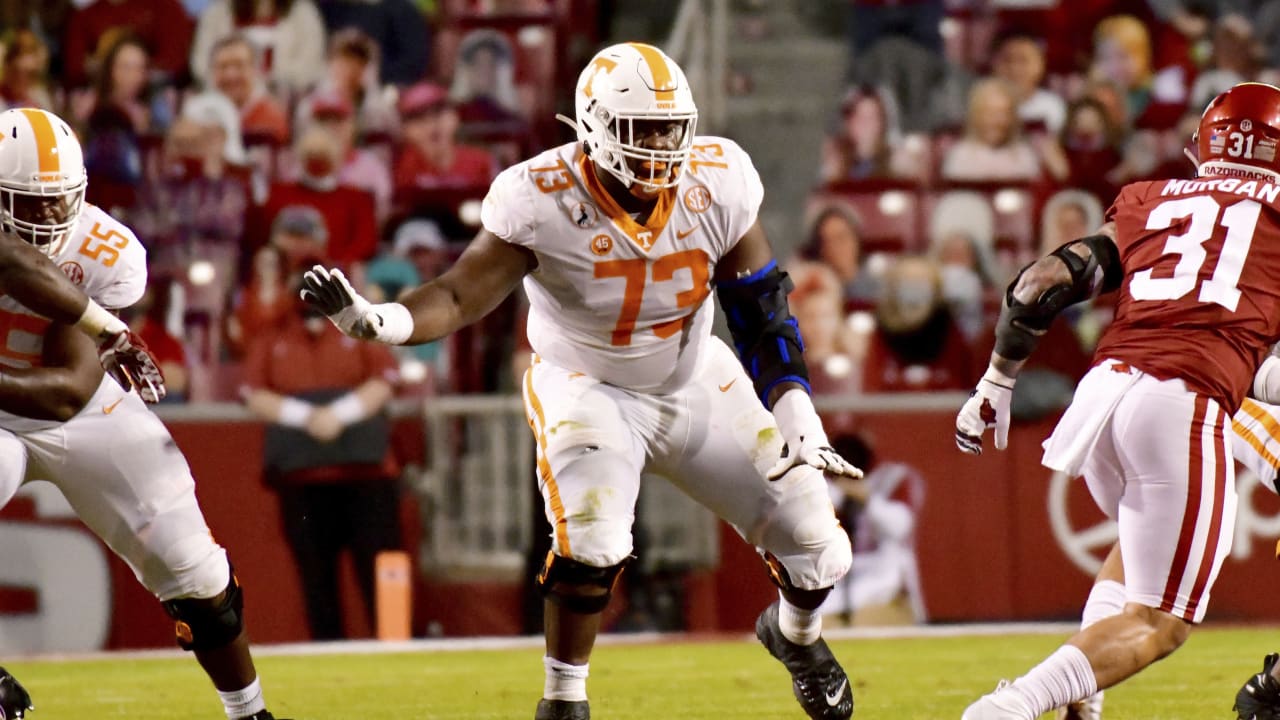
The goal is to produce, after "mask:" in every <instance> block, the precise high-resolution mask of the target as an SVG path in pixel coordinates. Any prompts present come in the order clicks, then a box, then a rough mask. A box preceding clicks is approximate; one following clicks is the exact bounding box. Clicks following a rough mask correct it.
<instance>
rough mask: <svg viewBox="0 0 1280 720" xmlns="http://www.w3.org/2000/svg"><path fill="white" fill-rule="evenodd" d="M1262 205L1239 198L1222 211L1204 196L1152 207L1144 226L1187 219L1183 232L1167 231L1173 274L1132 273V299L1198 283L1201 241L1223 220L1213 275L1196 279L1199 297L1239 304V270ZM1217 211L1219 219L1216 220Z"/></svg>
mask: <svg viewBox="0 0 1280 720" xmlns="http://www.w3.org/2000/svg"><path fill="white" fill-rule="evenodd" d="M1261 211H1262V205H1261V204H1260V203H1258V201H1256V200H1241V201H1240V202H1238V203H1235V204H1233V205H1229V206H1228V207H1227V208H1226V209H1225V210H1223V209H1222V206H1221V205H1219V204H1218V201H1217V200H1214V199H1213V198H1212V197H1209V196H1208V195H1195V196H1192V197H1186V198H1180V199H1178V200H1169V201H1168V202H1163V203H1161V204H1159V205H1157V206H1156V208H1155V209H1154V210H1152V211H1151V214H1150V215H1148V216H1147V229H1148V230H1164V229H1166V228H1169V227H1171V226H1173V224H1174V223H1175V222H1176V221H1178V220H1181V219H1183V218H1190V222H1189V223H1188V224H1187V229H1186V231H1184V232H1182V233H1178V234H1176V235H1170V236H1169V239H1168V240H1167V241H1166V242H1165V244H1164V254H1165V255H1177V256H1178V264H1177V265H1175V266H1174V268H1173V276H1172V277H1164V278H1154V277H1152V272H1153V269H1152V268H1148V269H1146V270H1142V271H1141V272H1138V273H1135V274H1134V276H1133V281H1132V282H1130V283H1129V294H1130V295H1131V296H1133V299H1134V300H1177V299H1179V298H1182V297H1184V296H1186V294H1187V293H1189V292H1191V291H1192V290H1194V289H1195V287H1196V282H1197V278H1198V277H1199V276H1200V268H1201V267H1202V266H1203V265H1204V263H1205V261H1206V260H1207V259H1208V257H1209V253H1208V252H1207V251H1206V250H1205V248H1204V243H1205V242H1206V241H1207V240H1208V239H1209V238H1211V237H1213V231H1214V229H1215V228H1216V227H1217V226H1218V225H1219V224H1221V225H1222V226H1223V227H1224V228H1226V229H1227V237H1226V240H1225V241H1224V242H1223V243H1222V252H1221V253H1219V255H1218V258H1217V265H1216V266H1215V267H1214V269H1213V276H1212V277H1211V278H1209V279H1208V280H1206V281H1204V282H1203V283H1201V284H1200V294H1199V296H1198V297H1197V299H1198V300H1199V301H1200V302H1207V303H1217V304H1218V305H1221V306H1222V307H1224V308H1226V309H1228V310H1230V311H1231V312H1235V311H1236V307H1237V306H1238V305H1239V304H1240V290H1238V289H1237V288H1236V285H1237V284H1238V283H1239V282H1240V273H1241V272H1243V271H1244V261H1245V258H1246V257H1248V255H1249V246H1250V245H1252V244H1253V231H1254V229H1255V228H1256V227H1257V225H1258V215H1259V213H1260V212H1261ZM1219 215H1221V219H1219Z"/></svg>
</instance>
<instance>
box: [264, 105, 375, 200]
mask: <svg viewBox="0 0 1280 720" xmlns="http://www.w3.org/2000/svg"><path fill="white" fill-rule="evenodd" d="M308 101H309V107H308V111H309V112H310V113H311V118H310V121H309V123H308V124H306V125H299V126H298V127H299V129H302V128H311V129H314V130H316V131H317V132H321V133H324V135H325V137H326V138H328V141H329V142H330V143H332V144H333V147H334V150H335V151H336V152H337V156H338V158H339V164H340V167H339V168H338V182H339V183H341V184H342V185H347V186H350V187H354V188H359V189H361V190H364V191H366V192H368V193H370V194H372V195H373V198H374V201H375V205H376V210H377V218H378V222H379V223H381V222H382V221H383V220H384V219H386V217H387V215H388V214H389V212H390V210H391V170H390V168H388V167H387V164H386V162H384V161H383V159H382V158H381V157H380V156H379V155H377V154H375V153H374V152H372V151H370V150H366V149H364V148H360V147H356V132H357V130H356V120H355V115H354V112H353V110H354V109H353V108H352V106H351V103H349V102H347V99H346V98H345V97H343V96H342V95H339V94H337V93H333V92H322V93H319V94H313V95H311V96H310V97H308ZM287 174H288V175H289V176H290V177H294V178H296V177H297V175H298V170H297V169H296V168H294V169H292V170H291V171H290V172H289V173H287Z"/></svg>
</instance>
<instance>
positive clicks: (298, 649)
mask: <svg viewBox="0 0 1280 720" xmlns="http://www.w3.org/2000/svg"><path fill="white" fill-rule="evenodd" d="M1079 627H1080V624H1079V623H1064V622H1058V623H975V624H960V625H905V626H892V627H857V628H832V629H831V630H827V631H824V632H823V637H825V638H827V639H829V640H873V639H874V640H881V639H893V638H949V637H968V636H993V635H995V636H998V635H1063V634H1070V633H1073V632H1075V631H1076V630H1078V629H1079ZM748 638H749V639H750V641H751V642H755V636H754V635H740V634H737V633H723V634H716V633H711V634H692V635H691V634H689V633H606V634H604V635H601V636H600V639H599V641H598V642H597V643H596V644H597V645H653V644H661V643H671V644H676V643H682V642H701V641H725V642H732V641H734V640H747V639H748ZM541 647H543V639H542V636H540V635H521V636H502V637H470V638H423V639H419V640H402V641H394V642H382V641H379V640H337V641H330V642H313V643H282V644H278V645H255V646H254V647H253V654H254V656H255V657H290V656H308V655H386V654H392V653H416V652H462V651H470V650H530V649H536V648H541ZM186 656H187V653H185V652H183V651H182V650H179V649H177V648H174V649H159V650H108V651H99V652H85V653H48V654H34V655H26V656H22V655H18V656H11V657H9V658H7V659H9V660H10V661H13V660H22V661H25V662H30V661H40V662H65V661H71V660H75V661H95V660H109V661H112V662H118V661H120V660H158V659H167V658H180V657H186Z"/></svg>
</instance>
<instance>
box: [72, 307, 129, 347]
mask: <svg viewBox="0 0 1280 720" xmlns="http://www.w3.org/2000/svg"><path fill="white" fill-rule="evenodd" d="M76 328H77V329H79V330H80V331H81V332H83V333H84V334H85V335H88V336H89V337H91V338H94V339H98V338H101V337H104V336H106V335H117V334H119V333H122V332H124V331H126V330H128V329H129V326H128V325H125V324H124V321H123V320H121V319H120V318H118V317H116V316H115V315H112V314H111V311H109V310H107V309H106V308H104V307H102V306H101V305H99V304H98V303H96V302H94V301H93V299H92V298H90V299H89V304H88V305H85V308H84V312H83V313H81V314H80V319H79V320H76Z"/></svg>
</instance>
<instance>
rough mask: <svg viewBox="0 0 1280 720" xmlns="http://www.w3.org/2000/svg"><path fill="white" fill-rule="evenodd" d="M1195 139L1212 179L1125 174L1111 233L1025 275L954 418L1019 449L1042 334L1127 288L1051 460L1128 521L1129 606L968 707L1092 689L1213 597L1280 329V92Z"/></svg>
mask: <svg viewBox="0 0 1280 720" xmlns="http://www.w3.org/2000/svg"><path fill="white" fill-rule="evenodd" d="M1194 142H1195V145H1196V148H1197V151H1198V163H1197V174H1198V176H1199V177H1198V178H1197V179H1195V180H1170V181H1167V182H1138V183H1133V184H1131V185H1128V186H1126V187H1125V188H1124V189H1122V190H1121V192H1120V194H1119V196H1118V197H1117V198H1116V201H1115V204H1114V205H1112V207H1111V209H1110V210H1109V211H1108V213H1107V222H1106V224H1105V225H1104V226H1103V227H1102V228H1101V229H1100V230H1099V233H1098V234H1097V235H1093V236H1090V237H1087V238H1081V239H1079V240H1075V241H1073V242H1070V243H1067V244H1065V245H1063V246H1062V247H1060V248H1058V249H1057V250H1055V251H1054V252H1053V253H1051V254H1049V255H1048V256H1046V257H1044V258H1042V259H1040V260H1038V261H1036V262H1035V263H1033V264H1032V265H1029V266H1028V267H1027V268H1025V269H1024V270H1023V272H1022V273H1021V274H1020V275H1019V277H1018V278H1017V279H1016V280H1015V281H1014V283H1013V284H1012V285H1011V286H1010V288H1009V291H1008V293H1007V296H1006V298H1005V307H1004V310H1003V311H1002V313H1001V318H1000V323H999V325H998V326H997V329H996V347H995V350H994V351H993V353H992V355H991V366H990V367H989V368H988V369H987V372H986V374H985V375H984V376H983V377H982V380H981V381H980V382H979V383H978V387H977V388H976V389H975V390H974V392H973V394H972V395H971V396H970V398H969V400H968V402H966V403H965V405H964V407H963V408H962V409H961V411H960V413H959V415H958V417H957V418H956V444H957V445H958V446H959V447H960V449H961V450H963V451H965V452H969V453H975V454H976V453H980V452H981V451H982V435H983V433H984V432H985V430H986V429H987V428H995V438H996V440H995V444H996V448H997V449H1003V448H1004V447H1005V445H1006V443H1007V440H1008V427H1009V401H1010V396H1011V395H1012V390H1013V385H1014V382H1015V378H1016V376H1017V374H1018V371H1019V369H1020V368H1021V367H1022V365H1023V364H1024V362H1025V361H1026V359H1027V357H1028V356H1029V355H1030V353H1031V352H1032V351H1033V350H1034V348H1035V346H1036V344H1037V342H1038V339H1039V337H1040V336H1041V335H1042V334H1043V333H1044V331H1045V330H1046V329H1047V328H1048V326H1049V324H1050V323H1051V322H1052V321H1053V319H1054V317H1056V315H1057V314H1058V313H1059V312H1061V311H1062V310H1063V309H1064V308H1065V307H1067V306H1069V305H1071V304H1073V303H1076V302H1079V301H1081V300H1084V299H1087V298H1090V297H1094V296H1096V295H1098V294H1099V293H1101V292H1108V291H1112V290H1119V291H1120V293H1121V295H1120V298H1119V301H1118V303H1117V311H1116V319H1115V321H1114V322H1113V323H1112V324H1111V325H1110V326H1109V327H1108V328H1107V330H1106V331H1105V332H1104V333H1103V335H1102V338H1101V340H1100V341H1099V345H1098V349H1097V351H1096V353H1095V364H1094V367H1093V369H1092V370H1090V371H1089V373H1088V374H1087V375H1085V377H1084V379H1083V380H1082V381H1081V382H1080V384H1079V386H1078V387H1077V389H1076V395H1075V399H1074V400H1073V401H1072V403H1071V405H1070V407H1068V409H1067V411H1066V413H1064V415H1063V417H1062V419H1061V420H1060V421H1059V423H1058V426H1057V427H1056V428H1055V429H1054V432H1053V434H1052V435H1051V436H1050V437H1049V439H1048V440H1046V441H1045V443H1044V445H1045V453H1044V460H1043V462H1044V464H1045V465H1046V466H1047V467H1049V468H1051V469H1054V470H1058V471H1062V472H1066V473H1068V474H1069V475H1072V476H1075V475H1082V474H1083V475H1084V476H1085V478H1086V481H1087V483H1088V486H1089V490H1090V492H1091V494H1092V495H1093V497H1094V500H1095V502H1097V503H1098V506H1099V507H1100V508H1101V509H1102V510H1103V511H1104V512H1106V513H1107V515H1108V516H1110V517H1113V518H1115V519H1116V521H1117V523H1118V525H1119V529H1120V541H1119V546H1120V549H1121V552H1120V555H1121V558H1120V563H1121V565H1122V568H1123V578H1124V592H1125V601H1126V602H1125V605H1124V609H1123V611H1122V612H1120V613H1119V614H1114V615H1110V616H1109V617H1105V618H1104V619H1101V620H1099V621H1097V622H1095V623H1093V624H1090V625H1089V626H1088V627H1086V628H1084V629H1083V630H1081V631H1080V632H1079V633H1077V634H1076V635H1075V636H1073V637H1072V638H1071V639H1070V640H1068V641H1067V643H1066V644H1065V645H1063V646H1062V647H1061V648H1059V649H1058V650H1057V651H1056V652H1055V653H1054V654H1053V655H1051V656H1050V657H1049V658H1047V659H1046V660H1045V661H1044V662H1042V663H1041V664H1040V665H1037V666H1036V667H1035V668H1033V669H1032V670H1030V671H1029V672H1028V673H1027V674H1026V675H1023V676H1022V677H1020V678H1018V679H1017V680H1015V681H1014V682H1013V683H1011V684H1003V683H1002V684H1001V686H1000V687H998V688H997V689H996V691H995V692H993V693H990V694H988V695H985V696H983V697H982V698H981V699H979V700H978V701H977V702H975V703H973V704H972V705H970V706H969V708H968V709H966V710H965V712H964V715H963V718H964V720H1033V719H1034V718H1036V717H1038V716H1039V715H1040V714H1041V713H1043V712H1045V711H1047V710H1050V709H1053V708H1055V707H1060V706H1064V705H1068V704H1071V703H1076V702H1078V701H1081V700H1084V699H1085V698H1088V697H1090V696H1091V695H1093V694H1094V693H1096V692H1097V691H1098V690H1100V689H1104V688H1107V687H1110V686H1112V685H1115V684H1116V683H1118V682H1120V681H1122V680H1124V679H1125V678H1127V677H1129V676H1131V675H1133V674H1135V673H1137V672H1139V671H1140V670H1142V669H1143V668H1144V667H1146V666H1148V665H1150V664H1151V663H1153V662H1155V661H1157V660H1159V659H1160V658H1163V657H1164V656H1166V655H1168V654H1169V653H1171V652H1173V651H1174V650H1176V649H1177V648H1178V647H1179V646H1180V645H1181V644H1182V643H1183V642H1184V641H1185V640H1186V638H1187V635H1188V634H1189V633H1190V631H1191V627H1192V626H1193V625H1195V624H1197V623H1199V622H1200V621H1201V620H1202V619H1203V617H1204V614H1205V611H1206V609H1207V607H1208V600H1209V593H1210V590H1211V589H1212V587H1213V583H1214V580H1215V579H1216V578H1217V574H1218V570H1219V569H1220V568H1221V566H1222V562H1223V560H1224V559H1225V558H1226V555H1227V553H1228V552H1229V550H1230V547H1231V536H1232V530H1233V526H1234V519H1235V511H1236V496H1235V483H1234V474H1235V468H1234V460H1233V454H1232V447H1231V444H1230V443H1229V442H1227V440H1226V438H1225V433H1224V429H1225V424H1226V422H1227V420H1228V418H1229V417H1230V415H1231V413H1233V412H1234V411H1235V410H1236V408H1238V407H1239V406H1240V404H1241V401H1242V400H1243V399H1244V396H1245V394H1246V393H1247V392H1248V390H1249V389H1250V386H1251V385H1252V382H1253V378H1254V370H1255V369H1256V368H1258V366H1259V365H1260V364H1261V362H1262V359H1263V357H1264V356H1265V355H1266V353H1267V350H1268V349H1269V348H1270V347H1271V345H1273V344H1274V343H1275V342H1276V341H1277V340H1278V339H1280V287H1277V286H1276V284H1275V283H1274V281H1273V278H1274V277H1275V276H1276V274H1277V272H1280V163H1278V162H1277V158H1276V150H1277V146H1278V145H1280V89H1277V88H1275V87H1272V86H1270V85H1264V84H1261V83H1242V84H1240V85H1236V86H1234V87H1232V88H1231V89H1230V90H1228V91H1226V92H1224V93H1222V94H1221V95H1219V96H1218V97H1216V98H1215V99H1214V100H1213V102H1211V103H1209V106H1208V107H1207V108H1206V109H1205V111H1204V114H1203V115H1202V116H1201V119H1200V125H1199V129H1198V130H1197V132H1196V137H1195V138H1194ZM1255 240H1256V242H1255Z"/></svg>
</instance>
